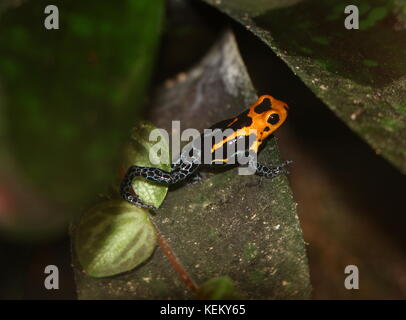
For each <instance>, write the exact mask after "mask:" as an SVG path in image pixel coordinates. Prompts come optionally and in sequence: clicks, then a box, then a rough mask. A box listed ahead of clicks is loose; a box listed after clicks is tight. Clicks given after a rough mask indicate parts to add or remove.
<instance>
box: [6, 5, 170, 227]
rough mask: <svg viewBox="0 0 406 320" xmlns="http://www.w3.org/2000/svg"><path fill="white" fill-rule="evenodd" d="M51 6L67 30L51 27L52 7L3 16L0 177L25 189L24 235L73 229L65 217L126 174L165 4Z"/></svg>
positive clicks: (19, 215) (21, 208)
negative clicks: (48, 11)
mask: <svg viewBox="0 0 406 320" xmlns="http://www.w3.org/2000/svg"><path fill="white" fill-rule="evenodd" d="M52 4H53V5H56V6H57V7H58V8H59V17H60V21H59V26H60V29H59V30H46V29H45V27H44V19H45V17H46V15H45V14H44V8H45V7H46V6H47V5H49V1H44V0H38V1H23V2H21V3H19V4H18V6H16V5H15V6H12V7H9V8H8V9H4V10H2V11H0V12H1V19H0V86H1V92H0V112H1V115H2V119H1V126H2V128H1V130H0V131H1V132H0V146H1V147H2V150H1V154H0V171H1V173H3V172H5V173H7V175H10V174H9V173H10V172H11V175H12V176H11V177H10V179H11V180H12V181H11V182H9V183H8V185H19V186H21V188H24V190H22V191H21V192H20V193H21V194H23V196H21V194H20V193H18V190H17V191H16V194H15V197H16V198H17V199H16V202H17V203H18V208H17V209H16V211H17V212H15V213H13V217H15V220H16V221H13V223H9V224H8V225H12V226H13V227H12V229H13V230H14V229H15V228H17V227H18V225H23V226H24V229H25V232H24V234H25V235H27V234H28V233H29V232H27V231H29V229H31V230H32V232H38V233H40V232H41V233H43V232H44V230H43V229H44V228H48V229H49V228H59V229H60V230H65V228H64V227H65V226H66V223H67V220H68V219H67V218H66V216H68V215H72V212H76V209H75V208H76V207H77V206H78V205H79V206H81V205H84V204H87V203H89V202H91V201H93V199H94V198H95V196H96V195H97V194H98V193H100V192H103V191H105V189H106V187H107V186H108V185H109V184H110V182H111V181H112V180H113V179H114V178H115V177H116V176H117V175H118V172H119V165H120V161H121V160H122V158H121V153H120V151H121V150H122V147H123V142H124V141H125V140H126V138H127V137H128V132H129V130H130V128H131V127H132V126H133V125H134V123H135V122H136V120H137V118H138V116H139V114H140V112H141V110H142V108H143V106H144V95H145V92H146V88H147V86H148V84H149V81H150V78H151V72H152V66H153V62H154V60H155V59H154V57H155V52H156V48H157V43H158V40H159V36H160V31H161V25H162V18H163V12H164V10H163V9H164V1H163V0H157V1H150V0H127V1H95V0H90V1H85V2H78V1H63V0H55V1H53V2H52ZM0 10H1V9H0ZM6 156H7V160H6ZM8 160H9V162H7V161H8ZM10 163H11V164H10ZM11 169H13V170H11ZM24 195H29V196H24ZM33 199H35V200H33ZM33 201H43V202H44V203H43V204H42V205H41V206H40V205H32V204H33ZM44 207H45V208H44ZM35 219H37V220H35ZM55 219H57V220H58V222H57V223H56V222H55V224H50V223H48V222H49V221H50V220H55ZM14 222H15V223H14ZM45 222H46V223H45ZM55 225H57V226H55ZM39 230H40V231H39Z"/></svg>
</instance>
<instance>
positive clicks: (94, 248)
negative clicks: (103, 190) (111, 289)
mask: <svg viewBox="0 0 406 320" xmlns="http://www.w3.org/2000/svg"><path fill="white" fill-rule="evenodd" d="M73 237H74V238H73V239H74V244H75V249H76V253H77V257H78V260H79V262H80V264H81V265H82V267H83V269H84V270H85V272H86V273H87V274H89V275H90V276H93V277H106V276H112V275H115V274H118V273H122V272H125V271H129V270H131V269H133V268H135V267H136V266H138V265H139V264H141V263H142V262H144V261H145V260H146V259H148V258H149V257H150V256H151V254H152V252H153V251H154V248H155V246H156V243H157V237H156V232H155V228H154V226H153V225H152V223H151V221H150V220H149V217H148V212H147V211H146V210H145V209H142V208H139V207H136V206H133V205H131V204H129V203H127V202H125V201H121V200H111V201H106V202H102V203H100V204H98V205H96V206H94V207H93V208H91V209H90V210H89V211H88V212H87V213H86V214H85V215H84V216H83V217H82V218H81V219H80V221H79V222H78V224H77V225H76V228H75V229H74V235H73Z"/></svg>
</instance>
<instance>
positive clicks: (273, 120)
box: [268, 113, 279, 125]
mask: <svg viewBox="0 0 406 320" xmlns="http://www.w3.org/2000/svg"><path fill="white" fill-rule="evenodd" d="M278 122H279V115H278V114H277V113H272V114H271V115H270V116H269V118H268V123H270V124H272V125H275V124H277V123H278Z"/></svg>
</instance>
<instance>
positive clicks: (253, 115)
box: [120, 95, 291, 209]
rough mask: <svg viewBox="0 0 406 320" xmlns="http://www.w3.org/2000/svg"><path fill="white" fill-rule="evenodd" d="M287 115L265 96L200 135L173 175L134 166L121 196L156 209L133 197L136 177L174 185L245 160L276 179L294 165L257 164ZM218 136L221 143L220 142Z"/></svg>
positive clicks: (280, 105)
mask: <svg viewBox="0 0 406 320" xmlns="http://www.w3.org/2000/svg"><path fill="white" fill-rule="evenodd" d="M287 115H288V105H287V104H286V103H285V102H283V101H280V100H277V99H275V98H273V97H272V96H270V95H263V96H261V97H259V99H258V100H257V101H256V102H255V103H254V104H253V105H252V106H251V107H250V108H249V109H248V110H246V111H244V112H243V113H241V114H240V115H238V116H236V117H235V118H231V119H227V120H224V121H221V122H219V123H216V124H215V125H213V126H212V127H210V129H211V130H209V133H204V134H201V135H200V136H199V137H198V138H195V139H194V140H193V141H191V142H190V143H189V144H188V145H186V146H185V147H184V148H183V149H182V152H181V154H180V155H179V157H178V158H177V160H176V161H175V162H174V163H173V164H172V165H171V171H170V172H167V171H164V170H161V169H158V168H152V167H141V166H136V165H133V166H131V167H130V168H129V169H128V171H127V173H126V174H125V176H124V178H123V180H122V182H121V186H120V193H121V196H122V197H123V199H124V200H126V201H128V202H130V203H132V204H134V205H137V206H140V207H143V208H148V209H155V207H154V206H151V205H147V204H144V203H143V202H142V201H141V200H140V199H139V198H138V196H137V195H135V194H132V193H131V190H132V181H133V179H134V178H135V177H143V178H145V179H147V180H149V181H154V182H160V183H164V184H167V185H171V184H176V183H179V182H181V181H184V180H185V179H187V178H189V177H192V176H194V175H195V174H196V173H197V170H198V168H199V167H200V166H202V165H209V166H213V165H219V164H220V165H221V164H222V165H224V164H235V163H239V164H241V161H240V160H241V159H242V158H243V157H245V163H246V164H248V165H249V166H251V168H253V169H254V170H255V174H257V175H259V176H264V177H266V178H273V177H275V176H277V175H280V174H283V173H287V170H286V166H287V165H288V164H289V163H291V161H285V162H284V163H282V164H281V165H279V166H276V167H270V166H267V165H264V164H260V163H258V162H257V161H256V159H257V157H256V155H257V153H258V150H259V147H260V145H261V144H262V143H263V141H264V140H265V139H266V138H267V137H269V136H270V135H271V134H272V133H273V132H275V130H276V129H278V128H279V127H280V126H281V125H282V124H283V122H284V121H285V120H286V117H287ZM205 131H206V130H205ZM219 136H220V137H221V139H218V137H219ZM216 138H217V139H216ZM207 146H208V147H207ZM241 146H242V147H241ZM203 159H204V161H203Z"/></svg>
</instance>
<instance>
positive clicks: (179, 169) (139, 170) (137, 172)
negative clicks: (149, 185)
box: [120, 162, 199, 209]
mask: <svg viewBox="0 0 406 320" xmlns="http://www.w3.org/2000/svg"><path fill="white" fill-rule="evenodd" d="M198 167H199V166H198V165H197V164H193V163H183V162H181V163H179V164H177V165H176V166H174V170H173V171H171V172H166V171H164V170H161V169H158V168H151V167H140V166H131V167H130V168H129V169H128V170H127V173H126V174H125V176H124V178H123V180H122V181H121V186H120V194H121V196H122V197H123V199H124V200H126V201H128V202H130V203H132V204H134V205H136V206H140V207H143V208H147V209H154V208H155V207H154V206H151V205H147V204H144V203H143V202H142V201H141V200H140V199H139V198H138V196H137V195H135V194H132V193H131V190H132V182H133V180H134V179H135V178H136V177H143V178H145V179H146V180H148V181H154V182H159V183H164V184H167V185H171V184H175V183H178V182H181V181H182V180H184V179H186V178H187V177H188V176H190V175H192V174H193V173H194V172H195V171H196V169H197V168H198Z"/></svg>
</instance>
